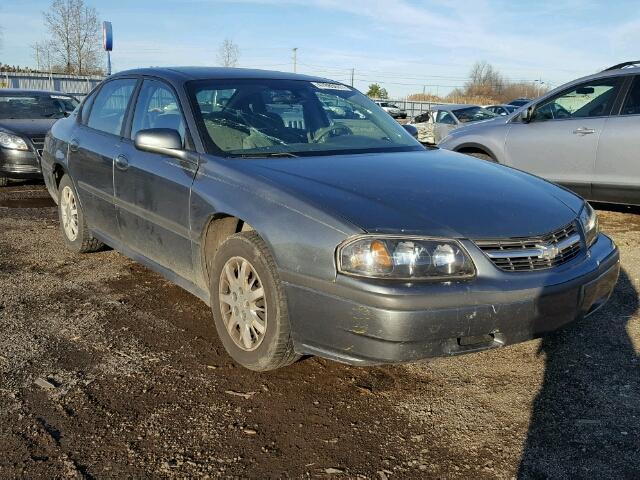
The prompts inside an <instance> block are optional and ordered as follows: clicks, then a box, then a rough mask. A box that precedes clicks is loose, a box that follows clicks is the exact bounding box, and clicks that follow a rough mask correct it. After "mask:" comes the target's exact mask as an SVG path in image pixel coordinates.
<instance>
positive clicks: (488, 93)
mask: <svg viewBox="0 0 640 480" xmlns="http://www.w3.org/2000/svg"><path fill="white" fill-rule="evenodd" d="M547 91H548V88H547V87H546V86H544V85H541V84H540V83H537V84H536V83H534V82H512V81H510V80H508V79H506V78H505V77H504V76H503V75H502V74H501V73H500V72H499V71H498V70H497V69H496V68H495V67H494V66H493V65H491V64H489V63H487V62H485V61H481V62H476V63H475V64H474V65H473V67H472V68H471V70H470V72H469V78H468V80H467V81H466V82H465V84H464V85H463V86H462V87H460V88H455V89H453V90H452V91H451V92H449V94H448V95H446V96H444V97H441V96H437V95H432V94H429V93H413V94H410V95H409V96H408V97H407V100H413V101H422V102H433V103H439V102H447V103H468V104H476V105H489V104H497V103H508V102H510V101H511V100H514V99H516V98H535V97H538V96H540V95H542V94H543V93H546V92H547ZM367 95H368V96H369V97H371V98H381V99H386V98H389V94H388V93H387V90H386V89H385V88H384V87H382V86H381V85H380V84H378V83H372V84H371V85H369V89H368V90H367Z"/></svg>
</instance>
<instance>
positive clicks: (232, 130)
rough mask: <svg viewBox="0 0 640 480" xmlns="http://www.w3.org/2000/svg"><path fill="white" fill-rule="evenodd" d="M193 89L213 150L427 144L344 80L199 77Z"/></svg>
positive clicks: (310, 151)
mask: <svg viewBox="0 0 640 480" xmlns="http://www.w3.org/2000/svg"><path fill="white" fill-rule="evenodd" d="M188 91H189V95H190V98H191V102H192V104H193V106H194V111H195V114H196V121H197V123H198V126H199V130H200V133H201V135H202V138H203V140H204V141H205V144H206V145H207V149H208V150H209V151H211V152H220V151H221V152H223V153H224V154H225V155H226V156H272V155H283V154H284V155H307V156H310V155H328V154H347V153H364V152H380V151H401V150H421V149H422V148H423V147H421V146H420V145H419V144H418V143H417V142H416V141H415V140H414V139H413V138H412V137H411V135H409V134H408V133H407V132H406V131H405V130H404V129H403V128H402V127H401V126H400V125H399V124H398V123H397V122H396V121H395V120H393V119H392V118H391V117H390V116H389V115H388V114H387V113H386V112H384V111H383V110H382V109H381V108H380V107H379V106H377V105H376V104H375V103H374V102H373V101H371V100H370V99H369V98H368V97H366V96H364V95H362V94H361V93H360V92H358V91H357V90H354V89H352V88H350V87H347V86H345V85H342V84H338V83H327V82H310V81H304V80H282V79H234V80H232V79H229V80H200V81H194V82H190V83H189V84H188Z"/></svg>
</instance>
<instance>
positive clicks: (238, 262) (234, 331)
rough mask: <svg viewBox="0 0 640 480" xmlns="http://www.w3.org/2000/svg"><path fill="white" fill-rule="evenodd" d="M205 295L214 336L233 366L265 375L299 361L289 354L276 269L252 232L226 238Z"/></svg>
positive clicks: (284, 302) (286, 315) (286, 317)
mask: <svg viewBox="0 0 640 480" xmlns="http://www.w3.org/2000/svg"><path fill="white" fill-rule="evenodd" d="M210 292H211V310H212V312H213V319H214V322H215V325H216V330H217V331H218V335H219V337H220V340H221V341H222V344H223V345H224V347H225V349H226V350H227V352H228V353H229V355H230V356H231V357H232V358H233V359H234V360H235V361H236V362H237V363H239V364H240V365H242V366H243V367H246V368H248V369H250V370H255V371H267V370H275V369H277V368H281V367H285V366H287V365H290V364H292V363H294V362H295V361H297V360H298V359H299V358H300V355H298V354H297V353H296V352H295V351H294V349H293V340H292V338H291V325H290V323H289V313H288V308H287V298H286V294H285V291H284V288H283V286H282V283H281V281H280V278H279V276H278V271H277V268H276V264H275V262H274V260H273V257H272V256H271V252H270V251H269V249H268V247H267V245H266V244H265V242H264V241H263V240H262V238H260V236H259V235H258V234H257V233H256V232H255V231H249V232H241V233H236V234H234V235H231V236H230V237H229V238H227V239H226V240H225V241H224V242H223V243H222V245H221V246H220V247H219V248H218V250H217V252H216V254H215V258H214V260H213V265H212V268H211V272H210ZM261 330H262V331H261Z"/></svg>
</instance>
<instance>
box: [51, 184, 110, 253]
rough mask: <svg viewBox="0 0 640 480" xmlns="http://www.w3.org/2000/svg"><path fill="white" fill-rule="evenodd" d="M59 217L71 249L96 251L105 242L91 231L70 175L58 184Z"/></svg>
mask: <svg viewBox="0 0 640 480" xmlns="http://www.w3.org/2000/svg"><path fill="white" fill-rule="evenodd" d="M58 218H59V220H60V230H61V231H62V237H63V238H64V241H65V244H66V245H67V248H68V249H69V250H72V251H74V252H77V253H88V252H95V251H96V250H99V249H100V248H102V247H103V243H102V242H101V241H100V240H98V239H97V238H95V237H93V236H92V235H91V233H90V232H89V229H88V227H87V223H86V222H85V219H84V214H83V212H82V207H81V206H80V202H78V194H77V192H76V189H75V187H74V186H73V183H72V182H71V179H70V178H69V176H68V175H65V176H64V177H62V180H60V185H59V186H58Z"/></svg>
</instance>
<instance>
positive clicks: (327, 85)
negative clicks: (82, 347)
mask: <svg viewBox="0 0 640 480" xmlns="http://www.w3.org/2000/svg"><path fill="white" fill-rule="evenodd" d="M311 85H313V86H314V87H316V88H320V89H322V90H346V91H347V92H350V91H351V89H350V88H349V87H347V86H346V85H342V84H340V83H329V82H311Z"/></svg>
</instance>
